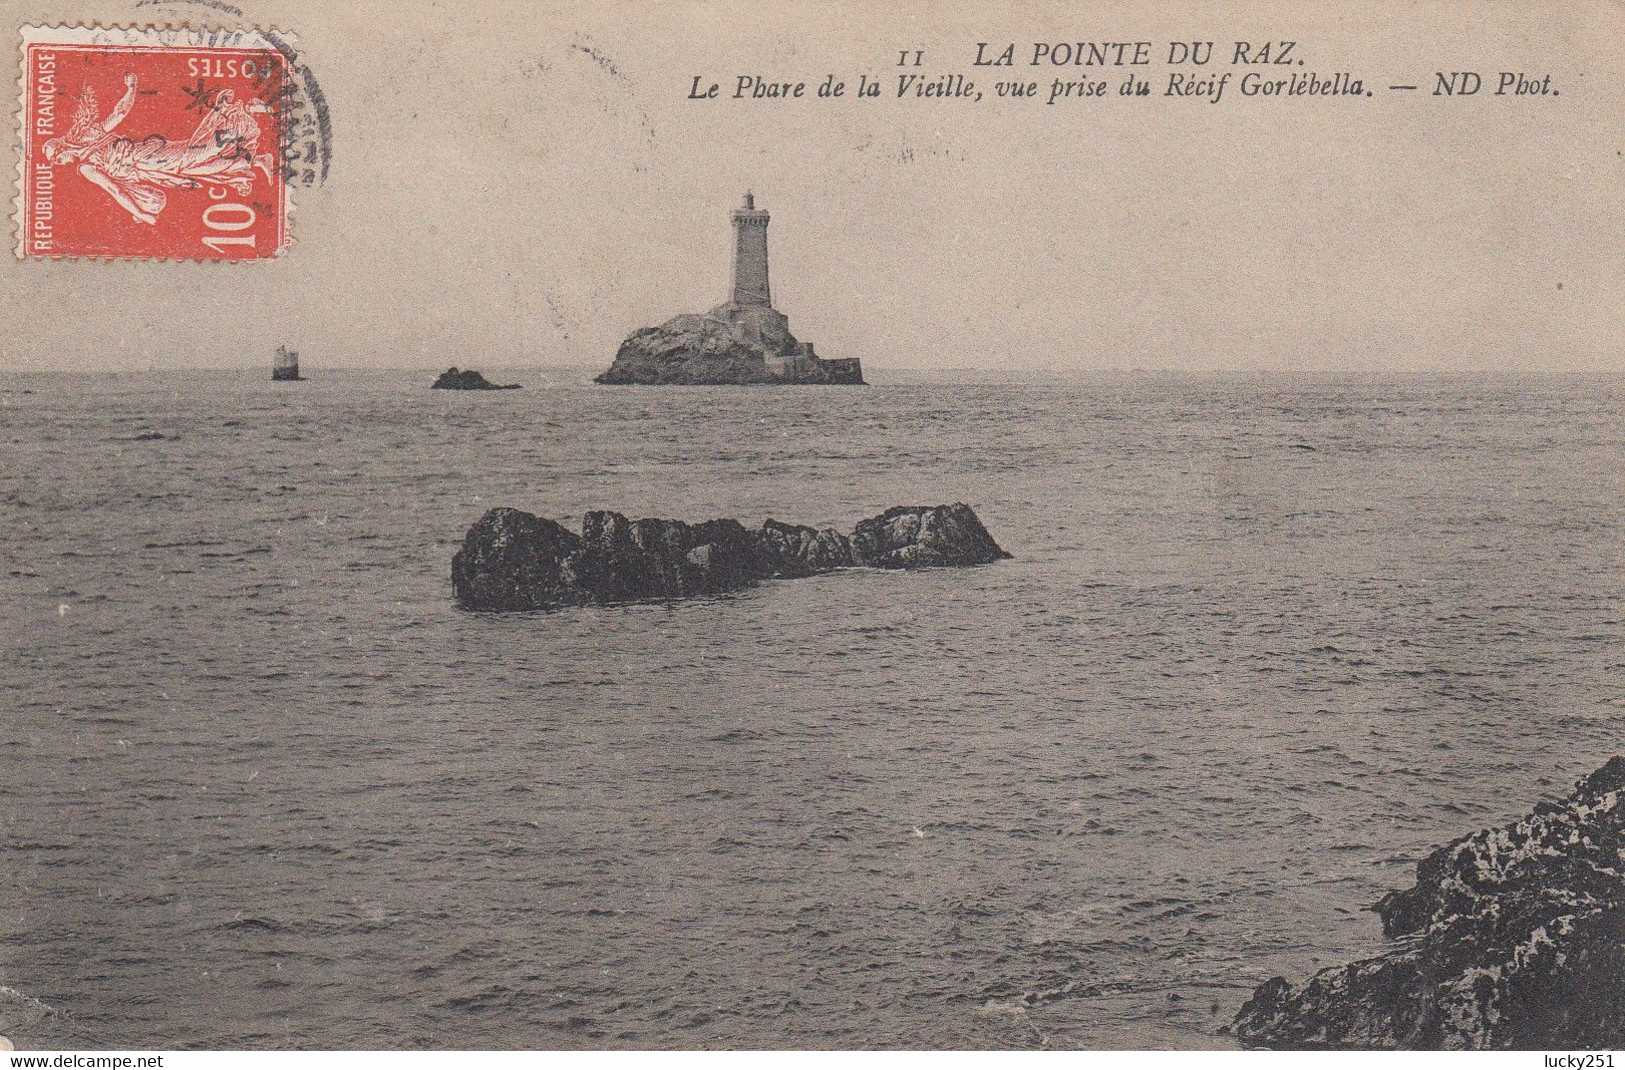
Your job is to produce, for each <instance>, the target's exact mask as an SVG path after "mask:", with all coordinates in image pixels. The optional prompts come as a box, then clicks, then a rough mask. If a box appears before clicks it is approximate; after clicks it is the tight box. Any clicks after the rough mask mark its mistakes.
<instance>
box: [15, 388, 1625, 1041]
mask: <svg viewBox="0 0 1625 1070" xmlns="http://www.w3.org/2000/svg"><path fill="white" fill-rule="evenodd" d="M431 378H432V374H426V373H387V374H363V373H354V372H352V373H331V374H318V375H317V378H316V379H315V380H314V381H311V382H306V383H302V384H292V385H283V386H273V385H272V384H271V383H269V382H260V381H258V376H257V373H256V374H255V375H254V376H252V377H244V376H240V375H237V374H228V373H210V374H207V375H204V376H202V377H191V376H180V375H164V374H148V375H140V376H117V377H111V376H110V377H26V376H10V377H7V378H5V379H4V380H3V381H0V402H3V406H4V407H3V408H0V415H3V420H4V426H3V436H4V441H5V464H4V466H3V468H0V521H3V523H4V530H5V532H6V536H5V538H6V550H7V553H6V560H5V575H4V576H3V577H0V596H3V604H4V613H3V620H0V628H3V629H4V630H3V633H0V636H3V647H0V651H3V655H4V659H5V660H4V665H5V668H4V673H3V676H0V709H3V712H4V718H5V731H4V734H3V736H0V748H3V749H0V765H3V768H4V770H5V775H4V776H3V777H0V812H3V824H0V834H3V836H4V843H3V847H4V850H3V851H0V870H3V873H0V984H5V985H8V986H12V987H14V988H15V989H16V990H18V992H20V993H27V994H28V997H30V998H37V999H39V1000H42V1001H44V1003H45V1004H46V1005H48V1006H49V1007H51V1008H53V1009H54V1012H55V1013H52V1014H49V1015H46V1016H44V1017H41V1016H40V1015H38V1014H32V1013H23V1014H20V1015H19V1014H17V1013H12V1017H13V1019H14V1020H13V1022H12V1023H11V1025H10V1028H11V1029H12V1030H13V1031H14V1034H15V1037H16V1039H17V1040H18V1041H19V1042H22V1043H34V1044H62V1045H110V1046H118V1047H130V1048H146V1047H168V1046H178V1047H193V1046H211V1047H212V1046H227V1047H232V1046H248V1047H258V1046H273V1045H274V1046H287V1045H303V1046H322V1047H329V1046H336V1047H350V1046H361V1047H375V1046H382V1047H391V1046H398V1045H432V1046H458V1047H462V1046H473V1047H480V1046H493V1045H494V1046H524V1047H556V1046H557V1047H576V1046H612V1047H613V1046H662V1047H667V1046H669V1047H690V1046H714V1045H745V1046H794V1047H825V1046H855V1045H863V1046H894V1045H901V1046H910V1047H913V1046H927V1047H934V1046H1015V1047H1025V1046H1039V1045H1046V1044H1047V1045H1055V1046H1066V1045H1073V1046H1158V1047H1161V1046H1174V1047H1194V1046H1210V1045H1220V1044H1226V1043H1228V1041H1227V1040H1226V1038H1225V1037H1223V1036H1220V1035H1217V1034H1216V1030H1217V1028H1218V1027H1219V1026H1220V1025H1222V1024H1223V1023H1225V1022H1227V1021H1228V1020H1229V1018H1230V1016H1231V1015H1232V1014H1233V1013H1234V1011H1235V1009H1236V1007H1237V1006H1238V1004H1239V1003H1240V1002H1241V1001H1242V1000H1243V999H1244V998H1245V997H1246V995H1247V994H1248V992H1249V989H1250V986H1251V985H1253V984H1254V983H1256V982H1258V981H1259V980H1261V979H1263V978H1264V977H1266V976H1269V975H1271V974H1274V973H1281V972H1284V973H1288V974H1293V975H1298V974H1303V973H1305V972H1306V971H1309V970H1311V969H1313V968H1315V967H1316V966H1317V965H1319V964H1328V963H1330V962H1334V961H1341V960H1343V959H1346V958H1348V957H1350V956H1353V955H1357V954H1360V953H1362V952H1364V951H1367V950H1369V949H1370V948H1372V947H1373V946H1374V945H1375V944H1376V943H1377V941H1378V939H1379V934H1378V927H1377V924H1376V919H1375V917H1374V916H1372V915H1370V914H1369V913H1366V912H1365V911H1364V910H1363V908H1364V907H1365V906H1366V905H1368V904H1369V903H1370V902H1372V901H1373V900H1374V899H1376V898H1377V897H1378V896H1379V895H1380V894H1381V893H1382V892H1383V891H1384V890H1386V889H1387V888H1390V887H1393V886H1396V885H1400V884H1404V883H1408V880H1409V873H1410V868H1411V866H1412V864H1413V862H1414V859H1415V858H1416V857H1417V856H1418V855H1419V854H1420V853H1421V852H1423V851H1425V850H1426V849H1427V848H1428V847H1429V846H1431V845H1433V844H1436V843H1438V842H1441V841H1443V840H1445V839H1448V838H1450V837H1452V836H1455V835H1458V834H1460V833H1463V832H1466V831H1468V830H1470V829H1472V828H1475V827H1477V826H1479V825H1481V824H1483V823H1485V822H1487V821H1491V820H1494V819H1497V818H1501V817H1504V816H1507V815H1510V814H1513V813H1515V812H1519V811H1522V810H1524V809H1526V808H1527V807H1528V806H1529V804H1530V803H1532V802H1533V801H1534V800H1535V799H1537V798H1538V797H1540V796H1543V795H1550V794H1553V793H1555V792H1557V791H1558V790H1559V789H1561V788H1563V787H1565V786H1566V784H1567V782H1568V781H1570V780H1571V779H1573V778H1574V777H1576V776H1578V775H1580V774H1582V773H1584V772H1587V771H1589V770H1590V769H1592V768H1593V767H1594V766H1596V765H1598V764H1600V763H1601V761H1602V760H1603V759H1604V758H1605V757H1606V756H1607V755H1609V754H1611V753H1613V752H1615V751H1617V750H1619V738H1620V728H1621V712H1622V705H1625V702H1622V697H1621V689H1620V685H1619V675H1618V672H1619V670H1620V668H1621V667H1622V666H1621V660H1622V659H1621V648H1620V644H1619V640H1620V636H1621V631H1620V607H1621V594H1622V590H1621V581H1622V572H1621V566H1622V561H1621V554H1620V542H1619V530H1620V521H1621V519H1622V517H1621V508H1622V507H1621V502H1622V501H1625V494H1622V491H1625V485H1622V484H1625V475H1622V473H1625V465H1622V460H1625V456H1622V454H1625V451H1622V448H1621V447H1622V431H1621V428H1622V427H1625V425H1622V423H1621V420H1620V416H1621V409H1622V407H1625V406H1622V401H1625V384H1622V383H1621V382H1620V381H1618V380H1615V379H1611V378H1590V379H1586V378H1562V379H1545V380H1514V379H1507V380H1499V381H1489V382H1476V383H1475V382H1472V381H1468V380H1421V379H1418V380H1410V381H1400V382H1393V383H1386V384H1384V383H1369V382H1357V381H1330V380H1324V381H1321V380H1310V379H1296V378H1293V379H1181V378H1154V377H1116V378H1112V377H1103V378H1100V379H1098V380H1084V381H1079V382H1075V383H1068V384H1045V385H1032V386H976V387H969V386H952V385H932V384H914V385H891V386H877V387H874V388H871V389H867V390H816V389H784V390H772V389H738V390H735V389H693V390H668V391H659V390H650V389H618V390H612V389H604V388H593V387H589V386H585V385H580V384H579V383H576V382H572V381H569V380H571V379H573V378H575V377H573V376H560V375H557V374H552V375H549V374H545V373H542V372H534V371H533V372H529V373H522V372H521V373H513V374H512V375H510V376H509V378H513V379H517V380H518V381H521V382H523V383H524V384H525V385H526V387H527V389H526V390H523V391H516V392H511V393H497V394H462V393H444V392H438V391H437V392H433V393H431V392H429V391H428V390H426V389H423V388H424V387H425V386H426V384H427V383H428V382H429V381H430V379H431ZM550 378H551V379H553V380H554V382H551V383H550V382H548V380H549V379H550ZM956 499H960V500H964V501H967V502H970V503H972V504H973V505H974V506H975V507H976V508H977V510H978V511H979V513H980V514H981V516H982V518H983V519H984V521H985V522H986V523H987V525H988V527H989V529H990V530H992V532H993V533H994V534H995V536H996V537H997V538H998V539H999V540H1000V542H1002V543H1003V544H1004V546H1005V547H1006V548H1007V549H1009V550H1011V551H1013V552H1014V553H1015V555H1016V559H1015V560H1014V561H1010V562H1007V563H1003V564H999V565H995V566H991V567H987V568H981V569H973V570H963V571H953V570H950V571H940V572H926V573H915V574H881V573H864V572H848V573H842V574H838V575H832V576H825V577H820V578H815V579H808V580H799V581H795V582H787V583H775V584H768V585H764V586H762V587H760V588H758V589H755V590H752V591H749V592H746V593H742V594H739V595H736V596H732V597H727V598H720V599H716V600H711V601H696V602H689V603H683V604H677V605H669V606H666V605H643V606H634V607H623V608H610V609H581V610H570V611H565V612H560V613H556V614H551V615H537V616H487V615H472V614H465V613H460V612H457V611H456V610H455V609H454V608H453V605H452V602H451V598H450V590H449V580H448V563H449V560H450V557H451V554H452V552H453V550H454V549H455V546H456V544H457V543H458V542H459V541H460V538H461V535H462V533H463V531H464V530H465V528H466V527H467V526H468V524H469V523H470V522H472V521H473V520H474V519H475V518H476V517H478V516H479V515H480V513H481V512H482V511H483V510H484V509H486V508H487V507H490V506H492V505H497V504H506V505H514V506H518V507H521V508H525V509H529V510H532V511H534V512H538V513H542V514H545V515H548V516H552V517H555V518H558V519H561V520H565V521H567V522H574V521H575V520H577V519H578V518H579V515H580V514H581V512H582V511H584V510H586V509H589V508H594V507H611V508H615V509H618V510H620V511H623V512H626V513H629V514H632V515H634V516H638V515H661V516H674V517H679V518H684V519H689V520H699V519H704V518H708V517H713V516H735V517H740V518H742V519H745V520H746V521H747V522H752V523H754V522H756V521H759V520H760V519H762V518H763V517H766V516H769V515H771V516H775V517H778V518H781V519H786V520H794V521H799V522H803V523H814V524H819V525H824V524H832V525H837V526H839V527H841V528H843V529H849V528H850V527H851V526H852V524H853V523H854V522H855V521H856V520H858V519H859V518H861V517H864V516H868V515H871V514H873V513H876V512H879V511H880V510H881V509H883V508H884V507H886V506H888V505H892V504H900V503H909V502H938V501H952V500H956ZM17 998H18V1000H22V999H23V998H24V997H21V996H18V997H17ZM14 1002H15V1001H14ZM0 1024H3V1023H0Z"/></svg>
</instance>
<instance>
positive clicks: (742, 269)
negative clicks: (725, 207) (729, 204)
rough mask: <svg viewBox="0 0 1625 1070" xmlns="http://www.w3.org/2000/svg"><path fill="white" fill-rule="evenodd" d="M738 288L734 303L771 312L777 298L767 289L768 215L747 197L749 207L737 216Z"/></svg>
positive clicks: (750, 197) (735, 231)
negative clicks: (769, 309) (770, 309)
mask: <svg viewBox="0 0 1625 1070" xmlns="http://www.w3.org/2000/svg"><path fill="white" fill-rule="evenodd" d="M732 218H733V224H734V272H733V277H734V288H733V297H732V298H731V300H732V302H733V303H734V304H736V305H741V306H744V307H747V308H749V307H752V306H757V307H761V308H771V307H772V306H773V296H772V294H771V293H770V292H769V290H768V288H767V221H768V214H767V213H766V212H765V211H758V210H757V208H756V198H755V197H753V196H752V195H751V194H749V193H746V194H745V206H744V207H743V208H736V209H734V212H733V216H732Z"/></svg>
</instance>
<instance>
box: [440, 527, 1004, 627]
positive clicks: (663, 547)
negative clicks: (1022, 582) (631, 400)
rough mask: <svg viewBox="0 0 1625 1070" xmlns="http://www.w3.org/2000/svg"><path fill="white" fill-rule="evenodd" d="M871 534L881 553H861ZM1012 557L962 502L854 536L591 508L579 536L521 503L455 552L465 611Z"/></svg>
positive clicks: (673, 594) (629, 598)
mask: <svg viewBox="0 0 1625 1070" xmlns="http://www.w3.org/2000/svg"><path fill="white" fill-rule="evenodd" d="M860 542H861V544H862V545H863V546H864V547H868V548H869V549H867V550H864V551H862V552H860V551H859V549H858V547H859V545H860ZM1009 556H1010V555H1009V554H1007V553H1005V552H1004V550H1003V549H1001V548H1000V547H999V545H998V543H996V542H994V541H993V537H992V536H991V535H989V534H988V533H987V529H986V528H984V527H983V526H982V522H981V521H980V520H979V519H977V517H976V514H975V513H974V512H973V511H972V510H971V508H970V507H969V506H968V505H962V504H955V505H937V506H906V507H902V508H899V509H891V510H888V511H887V512H885V513H884V514H882V515H881V516H878V517H874V518H872V519H870V520H865V521H863V522H862V523H860V524H859V525H858V533H857V534H855V535H853V536H852V537H851V538H848V537H847V536H845V535H842V534H841V533H840V532H837V531H834V530H832V529H828V528H826V529H823V530H819V529H817V528H811V527H806V526H804V525H797V524H784V523H781V522H779V521H777V520H768V521H767V522H766V523H764V524H763V525H762V526H761V527H760V528H758V529H756V530H750V529H748V528H746V527H745V526H744V525H743V524H741V523H739V521H737V520H707V521H706V522H704V523H702V524H685V523H683V522H682V521H680V520H628V519H627V518H626V517H624V516H622V515H621V514H619V513H611V512H592V513H588V514H587V515H586V517H585V519H584V520H583V522H582V526H581V534H580V535H577V534H576V533H575V532H573V531H570V530H569V529H567V528H565V527H564V526H563V525H561V524H558V523H555V522H554V521H552V520H547V519H545V518H542V517H538V516H533V515H531V514H530V513H526V512H521V511H520V510H518V509H492V510H491V511H490V512H488V513H486V514H485V515H484V516H482V517H481V518H480V519H479V520H477V521H476V522H475V523H474V526H473V527H471V528H469V529H468V534H467V535H466V536H464V538H463V546H462V549H460V550H458V551H457V553H456V555H455V556H454V557H453V558H452V561H451V586H452V592H453V593H454V594H455V595H456V598H457V602H458V604H459V605H461V606H462V607H463V608H465V609H474V610H488V611H511V610H533V609H551V608H555V607H558V606H578V605H592V604H598V603H611V602H635V601H645V600H668V599H677V598H692V597H696V596H700V595H710V594H720V593H722V592H724V591H733V590H738V589H740V588H744V587H750V586H753V585H754V584H756V583H757V582H759V581H761V580H765V579H770V578H774V577H779V578H787V579H788V578H795V577H799V576H812V575H816V574H818V573H822V572H831V571H834V570H835V569H841V568H849V567H852V566H853V565H868V564H873V565H874V566H876V567H880V568H926V567H930V566H933V565H979V564H985V563H988V562H992V561H997V560H1000V559H1002V558H1007V557H1009Z"/></svg>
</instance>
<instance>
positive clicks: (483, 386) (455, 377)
mask: <svg viewBox="0 0 1625 1070" xmlns="http://www.w3.org/2000/svg"><path fill="white" fill-rule="evenodd" d="M429 389H431V390H518V389H519V384H518V383H493V382H491V381H490V380H489V379H487V378H486V377H485V376H483V375H481V374H480V373H479V372H477V371H458V370H457V369H456V368H447V369H446V370H445V371H443V372H441V373H440V378H438V379H436V380H435V381H434V385H433V386H431V387H430V388H429Z"/></svg>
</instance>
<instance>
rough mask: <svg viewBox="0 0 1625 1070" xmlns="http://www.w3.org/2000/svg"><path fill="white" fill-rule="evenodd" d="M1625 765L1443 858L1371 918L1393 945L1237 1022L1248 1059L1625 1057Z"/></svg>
mask: <svg viewBox="0 0 1625 1070" xmlns="http://www.w3.org/2000/svg"><path fill="white" fill-rule="evenodd" d="M1622 852H1625V757H1616V758H1612V759H1610V760H1609V761H1608V763H1607V764H1606V765H1604V766H1603V767H1602V768H1600V769H1598V770H1597V771H1596V772H1594V773H1592V774H1591V775H1590V776H1588V777H1586V778H1584V779H1583V780H1581V781H1580V782H1579V783H1578V784H1576V785H1575V789H1574V791H1573V793H1572V794H1570V795H1569V796H1568V797H1567V798H1565V799H1563V800H1562V801H1561V802H1557V803H1549V802H1548V803H1541V804H1540V805H1538V806H1536V807H1535V810H1534V812H1533V813H1532V814H1531V815H1530V816H1528V817H1525V818H1523V819H1521V820H1519V821H1515V822H1513V823H1512V824H1509V825H1503V826H1500V827H1499V828H1493V829H1488V830H1485V831H1482V832H1475V833H1473V834H1472V835H1470V836H1464V837H1462V838H1461V839H1459V840H1456V841H1455V842H1454V843H1451V844H1448V845H1446V846H1444V847H1441V848H1439V849H1438V850H1437V851H1434V852H1433V853H1432V854H1431V855H1429V856H1428V857H1427V858H1425V859H1423V860H1422V862H1421V864H1420V865H1419V866H1418V867H1417V872H1416V885H1415V886H1414V887H1412V888H1409V889H1407V890H1405V891H1402V892H1394V893H1392V894H1390V895H1388V896H1385V897H1384V898H1383V899H1382V901H1381V902H1379V903H1377V904H1376V906H1375V907H1373V909H1374V910H1375V911H1376V912H1377V913H1378V914H1380V915H1381V916H1382V923H1383V932H1384V933H1385V935H1387V936H1388V937H1389V938H1390V939H1392V940H1394V941H1396V943H1395V945H1394V946H1393V947H1392V948H1391V949H1390V950H1389V951H1388V952H1386V953H1385V954H1383V955H1380V956H1378V957H1376V958H1373V959H1366V960H1364V961H1362V962H1355V963H1352V964H1350V965H1347V966H1336V967H1333V968H1331V969H1327V970H1322V971H1320V972H1319V973H1317V974H1315V975H1314V976H1313V977H1311V978H1310V979H1309V980H1308V981H1307V982H1305V983H1304V984H1303V985H1302V986H1299V987H1294V986H1293V985H1291V984H1289V983H1288V982H1287V981H1286V979H1285V978H1282V977H1275V978H1271V979H1270V980H1269V981H1266V982H1265V983H1264V984H1262V985H1260V986H1259V988H1258V990H1257V991H1256V992H1254V993H1253V997H1252V999H1250V1000H1248V1001H1247V1004H1246V1005H1245V1006H1243V1007H1242V1008H1241V1012H1240V1013H1239V1014H1238V1015H1237V1016H1236V1020H1235V1031H1236V1035H1237V1037H1239V1038H1240V1039H1241V1040H1242V1042H1243V1043H1245V1044H1247V1045H1248V1046H1250V1047H1268V1048H1293V1049H1306V1048H1307V1049H1333V1048H1349V1049H1392V1048H1416V1049H1427V1050H1436V1049H1516V1050H1539V1049H1547V1050H1552V1049H1564V1050H1576V1049H1580V1050H1595V1049H1618V1048H1625V877H1622V876H1621V866H1622V862H1625V853H1622Z"/></svg>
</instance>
